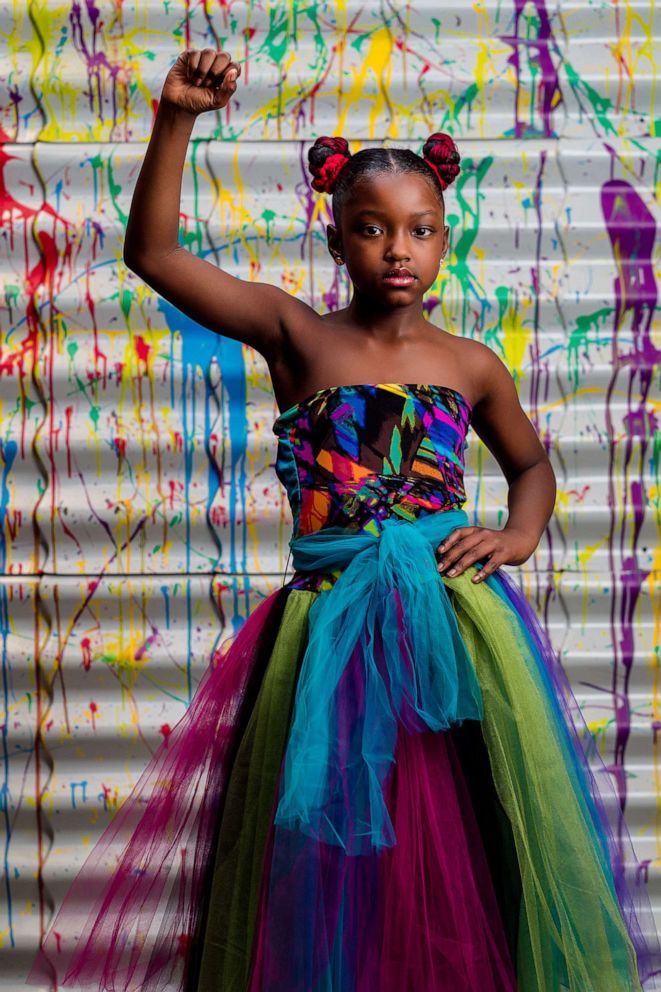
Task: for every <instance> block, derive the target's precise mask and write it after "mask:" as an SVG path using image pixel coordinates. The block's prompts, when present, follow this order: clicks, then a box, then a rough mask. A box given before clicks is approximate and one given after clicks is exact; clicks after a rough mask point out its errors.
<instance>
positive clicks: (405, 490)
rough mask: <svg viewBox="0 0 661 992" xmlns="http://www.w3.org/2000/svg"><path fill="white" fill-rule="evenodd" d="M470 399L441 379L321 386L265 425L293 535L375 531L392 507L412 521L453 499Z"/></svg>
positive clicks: (458, 501) (457, 500) (459, 485)
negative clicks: (273, 442)
mask: <svg viewBox="0 0 661 992" xmlns="http://www.w3.org/2000/svg"><path fill="white" fill-rule="evenodd" d="M471 413H472V407H471V404H470V403H469V402H468V400H467V399H466V398H465V397H464V396H463V395H462V394H461V393H459V392H457V390H455V389H452V388H451V387H450V386H437V385H430V384H427V383H376V384H359V385H340V386H328V387H326V388H325V389H320V390H318V391H317V392H316V393H313V394H312V395H311V396H308V397H306V398H305V399H304V400H301V402H300V403H296V404H294V406H291V407H289V408H288V409H287V410H284V411H283V412H282V413H281V414H280V416H279V417H277V418H276V420H275V421H274V423H273V433H274V434H275V435H276V437H278V439H279V440H278V450H277V456H276V463H275V471H276V474H277V476H278V478H279V479H280V481H281V482H282V484H283V486H284V487H285V489H286V491H287V496H288V499H289V504H290V506H291V510H292V517H293V523H294V536H298V535H300V534H308V533H310V532H312V531H317V530H319V529H320V528H322V527H329V526H340V527H343V528H349V529H350V530H353V531H356V530H363V529H367V530H372V531H376V532H378V530H380V524H381V522H382V521H383V519H384V518H385V517H389V516H391V515H393V514H395V515H397V516H400V517H403V518H405V519H408V520H411V519H414V518H417V517H418V516H420V514H423V513H434V512H437V511H439V510H445V509H449V508H451V507H457V506H461V505H462V504H463V503H464V502H465V500H466V494H465V491H464V448H465V446H466V443H467V439H466V435H467V432H468V428H469V425H470V419H471Z"/></svg>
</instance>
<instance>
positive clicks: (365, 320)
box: [342, 291, 425, 344]
mask: <svg viewBox="0 0 661 992" xmlns="http://www.w3.org/2000/svg"><path fill="white" fill-rule="evenodd" d="M342 322H343V323H346V324H349V325H350V326H354V327H356V328H359V329H360V330H361V331H362V332H363V333H364V334H365V336H366V337H372V338H374V339H378V340H379V341H383V342H384V343H385V342H388V341H389V342H391V343H393V344H394V343H396V342H397V341H401V340H405V339H406V338H409V337H413V336H414V335H416V334H418V333H419V332H420V329H421V327H424V326H425V318H424V313H423V309H422V300H421V299H416V300H414V301H413V302H411V303H410V304H404V303H403V304H402V305H401V306H398V307H393V306H390V305H380V304H379V303H378V302H375V301H374V300H373V299H368V298H366V297H364V296H362V295H361V294H360V293H358V292H356V291H354V294H353V296H352V298H351V302H350V303H349V306H348V307H346V309H345V310H343V311H342Z"/></svg>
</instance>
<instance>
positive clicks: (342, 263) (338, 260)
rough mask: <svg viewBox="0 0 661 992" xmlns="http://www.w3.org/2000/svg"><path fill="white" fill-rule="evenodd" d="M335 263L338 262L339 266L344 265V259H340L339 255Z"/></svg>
mask: <svg viewBox="0 0 661 992" xmlns="http://www.w3.org/2000/svg"><path fill="white" fill-rule="evenodd" d="M335 261H336V262H337V264H338V265H344V259H343V258H340V256H339V255H336V256H335Z"/></svg>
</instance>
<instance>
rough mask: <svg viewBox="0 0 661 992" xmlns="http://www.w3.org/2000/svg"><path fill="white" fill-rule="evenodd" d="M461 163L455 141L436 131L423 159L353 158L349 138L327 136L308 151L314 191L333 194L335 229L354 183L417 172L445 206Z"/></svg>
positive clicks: (393, 151) (401, 153) (367, 151)
mask: <svg viewBox="0 0 661 992" xmlns="http://www.w3.org/2000/svg"><path fill="white" fill-rule="evenodd" d="M460 159H461V156H460V155H459V150H458V148H457V146H456V144H455V143H454V139H453V138H452V136H451V135H449V134H445V132H443V131H435V132H434V133H433V134H431V135H430V136H429V137H428V138H427V140H426V141H425V143H424V145H423V148H422V155H416V153H415V152H413V151H411V150H410V149H408V148H363V149H361V150H360V151H359V152H356V154H355V155H352V154H351V152H350V151H349V143H348V142H347V140H346V138H342V137H339V136H338V137H334V138H332V137H329V136H328V135H324V136H323V137H320V138H317V140H316V141H315V143H314V144H313V145H312V146H311V147H310V148H309V149H308V166H309V169H310V172H311V173H312V175H313V177H314V178H313V180H312V188H313V189H315V190H317V192H319V193H332V195H333V200H332V210H333V218H334V220H335V223H336V225H337V224H339V220H340V215H341V213H342V208H343V206H344V204H345V202H346V201H347V199H348V197H349V194H350V190H351V187H352V185H353V184H354V182H356V181H357V180H358V179H362V178H363V177H368V176H372V175H376V174H377V173H382V172H390V173H398V172H417V173H418V174H419V175H422V176H425V177H426V178H427V179H428V180H429V181H430V182H431V183H432V185H433V187H434V190H435V192H436V193H437V195H438V197H439V199H440V201H441V204H443V202H444V201H443V190H445V189H447V187H448V186H449V185H450V183H452V182H454V180H455V179H456V177H457V176H458V175H459V172H460V171H461V167H460V165H459V162H460Z"/></svg>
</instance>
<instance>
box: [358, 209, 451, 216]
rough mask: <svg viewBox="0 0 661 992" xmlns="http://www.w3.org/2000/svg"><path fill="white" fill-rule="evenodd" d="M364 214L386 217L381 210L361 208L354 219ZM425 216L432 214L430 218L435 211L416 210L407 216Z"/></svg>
mask: <svg viewBox="0 0 661 992" xmlns="http://www.w3.org/2000/svg"><path fill="white" fill-rule="evenodd" d="M365 214H369V215H371V216H372V217H385V216H386V215H385V212H384V211H383V210H373V209H372V208H371V207H363V208H362V209H361V210H359V211H358V213H357V214H356V217H362V216H364V215H365ZM426 214H432V216H435V214H436V211H435V210H431V209H428V210H416V211H415V212H414V213H411V214H409V216H410V217H424V216H425V215H426Z"/></svg>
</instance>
